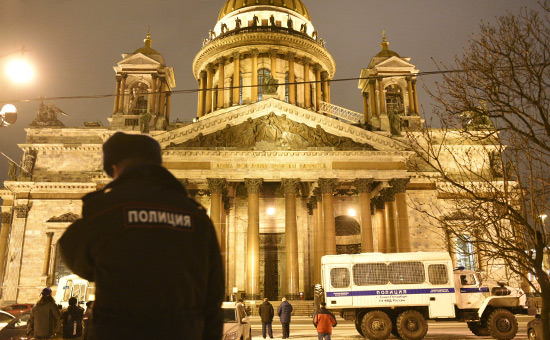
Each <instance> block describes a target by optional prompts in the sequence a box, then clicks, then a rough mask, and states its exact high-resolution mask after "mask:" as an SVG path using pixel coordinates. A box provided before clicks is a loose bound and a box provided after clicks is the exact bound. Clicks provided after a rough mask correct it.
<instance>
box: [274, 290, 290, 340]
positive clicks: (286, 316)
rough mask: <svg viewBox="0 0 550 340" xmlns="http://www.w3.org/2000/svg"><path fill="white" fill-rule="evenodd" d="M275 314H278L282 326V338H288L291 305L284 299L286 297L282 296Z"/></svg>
mask: <svg viewBox="0 0 550 340" xmlns="http://www.w3.org/2000/svg"><path fill="white" fill-rule="evenodd" d="M277 315H279V318H280V320H281V325H282V326H283V339H288V338H289V337H290V316H291V315H292V305H291V304H290V302H288V301H286V298H283V302H281V304H280V305H279V308H278V309H277Z"/></svg>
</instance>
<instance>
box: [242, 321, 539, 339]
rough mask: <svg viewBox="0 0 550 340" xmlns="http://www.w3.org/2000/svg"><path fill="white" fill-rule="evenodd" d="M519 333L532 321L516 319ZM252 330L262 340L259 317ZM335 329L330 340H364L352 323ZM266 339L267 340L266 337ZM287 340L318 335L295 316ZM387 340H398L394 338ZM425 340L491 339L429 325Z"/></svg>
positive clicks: (276, 328)
mask: <svg viewBox="0 0 550 340" xmlns="http://www.w3.org/2000/svg"><path fill="white" fill-rule="evenodd" d="M517 319H518V324H519V330H518V333H517V335H516V337H515V338H514V339H515V340H527V328H526V326H527V322H529V320H531V319H532V317H527V316H517ZM250 320H251V326H252V339H253V340H261V339H263V338H262V323H261V321H260V318H259V317H258V316H252V317H250ZM337 321H338V326H337V327H335V328H334V329H333V332H332V340H358V339H364V338H363V337H362V336H361V335H359V333H357V330H356V329H355V324H354V323H353V322H352V321H346V320H344V319H342V318H340V317H337ZM273 336H274V339H281V336H282V329H281V323H280V322H279V320H278V318H277V317H275V318H274V319H273ZM268 338H269V336H268ZM290 339H299V340H317V332H316V330H315V327H314V326H313V323H312V320H311V318H309V317H305V316H294V317H292V322H291V323H290ZM389 339H397V338H395V337H394V336H393V335H392V336H390V337H389ZM424 339H429V340H470V339H472V340H473V339H478V340H479V339H492V337H490V336H475V335H473V334H472V333H471V332H470V330H469V329H468V326H467V325H466V323H463V322H448V321H447V322H435V321H428V334H427V335H426V337H425V338H424Z"/></svg>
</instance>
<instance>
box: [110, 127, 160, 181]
mask: <svg viewBox="0 0 550 340" xmlns="http://www.w3.org/2000/svg"><path fill="white" fill-rule="evenodd" d="M125 159H139V160H143V161H146V162H150V163H156V164H158V165H161V164H162V154H161V151H160V145H159V143H158V142H157V141H156V140H154V139H153V138H151V137H149V136H147V135H130V134H126V133H123V132H117V133H115V134H114V135H112V136H111V137H110V138H109V139H107V141H106V142H105V143H104V144H103V170H105V172H106V173H107V175H109V176H110V177H113V165H115V164H117V163H119V162H121V161H123V160H125Z"/></svg>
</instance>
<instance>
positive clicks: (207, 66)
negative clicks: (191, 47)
mask: <svg viewBox="0 0 550 340" xmlns="http://www.w3.org/2000/svg"><path fill="white" fill-rule="evenodd" d="M205 68H206V71H210V72H212V71H214V69H215V68H216V67H215V65H214V64H212V63H208V64H206V67H205Z"/></svg>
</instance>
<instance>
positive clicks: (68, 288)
mask: <svg viewBox="0 0 550 340" xmlns="http://www.w3.org/2000/svg"><path fill="white" fill-rule="evenodd" d="M63 289H64V290H65V291H64V292H63V301H69V299H70V298H71V291H72V290H73V280H67V282H66V283H65V286H64V287H63Z"/></svg>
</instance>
